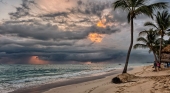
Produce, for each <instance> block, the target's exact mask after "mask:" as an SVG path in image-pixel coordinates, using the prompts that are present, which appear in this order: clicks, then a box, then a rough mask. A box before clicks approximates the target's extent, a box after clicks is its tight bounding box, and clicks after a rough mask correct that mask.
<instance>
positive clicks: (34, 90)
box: [8, 68, 134, 93]
mask: <svg viewBox="0 0 170 93" xmlns="http://www.w3.org/2000/svg"><path fill="white" fill-rule="evenodd" d="M133 69H134V68H129V69H128V71H131V70H133ZM121 72H122V69H115V70H111V71H107V72H106V73H105V74H102V75H97V76H89V77H82V78H72V79H70V80H65V81H59V82H55V83H50V84H44V85H37V86H31V87H26V88H20V89H17V90H14V91H12V92H8V93H42V92H45V91H48V90H50V89H53V88H58V87H62V86H68V85H73V84H79V83H84V82H89V81H94V80H99V79H103V78H105V77H108V76H113V75H117V74H120V73H121ZM110 81H111V80H110Z"/></svg>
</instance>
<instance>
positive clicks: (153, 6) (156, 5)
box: [148, 2, 168, 11]
mask: <svg viewBox="0 0 170 93" xmlns="http://www.w3.org/2000/svg"><path fill="white" fill-rule="evenodd" d="M148 7H149V8H150V9H152V10H153V11H154V10H159V9H166V8H168V2H158V3H154V4H151V5H149V6H148Z"/></svg>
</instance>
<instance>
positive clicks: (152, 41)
mask: <svg viewBox="0 0 170 93" xmlns="http://www.w3.org/2000/svg"><path fill="white" fill-rule="evenodd" d="M141 35H147V36H146V38H144V37H139V38H137V41H141V42H143V44H141V43H137V44H135V45H134V49H136V48H149V49H150V50H149V52H151V51H152V52H153V54H154V57H155V61H158V58H157V56H156V51H157V49H156V48H157V44H156V43H157V37H158V35H157V33H156V31H153V29H149V30H148V31H147V30H145V31H142V32H140V33H139V36H141Z"/></svg>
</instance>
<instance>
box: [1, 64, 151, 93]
mask: <svg viewBox="0 0 170 93" xmlns="http://www.w3.org/2000/svg"><path fill="white" fill-rule="evenodd" d="M149 64H151V63H133V64H132V63H131V64H129V68H133V67H136V66H144V65H149ZM123 66H124V64H119V63H114V64H90V65H87V64H48V65H28V64H25V65H23V64H10V65H5V64H0V93H8V92H11V91H14V90H16V89H19V88H24V87H31V86H36V85H42V84H48V83H53V82H58V81H64V80H69V79H73V78H81V77H89V76H92V75H93V76H94V75H102V74H105V73H107V72H108V71H111V70H116V69H122V68H123Z"/></svg>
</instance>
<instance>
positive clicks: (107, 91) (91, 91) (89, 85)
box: [43, 66, 170, 93]
mask: <svg viewBox="0 0 170 93" xmlns="http://www.w3.org/2000/svg"><path fill="white" fill-rule="evenodd" d="M153 70H154V69H153V68H152V66H144V67H136V68H134V69H133V70H131V71H129V72H128V73H130V74H134V75H136V76H139V78H135V79H133V80H132V81H131V82H127V83H122V84H113V83H111V80H112V78H113V77H115V76H116V75H117V74H116V75H111V76H107V77H104V78H101V79H97V80H92V81H88V82H84V83H78V84H72V85H67V86H62V87H57V88H52V89H50V90H48V91H45V92H43V93H170V75H169V74H170V70H168V69H164V70H162V71H159V72H155V71H153Z"/></svg>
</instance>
